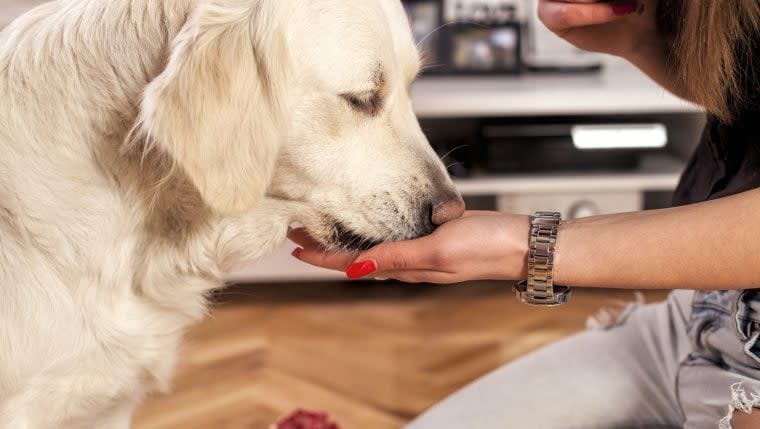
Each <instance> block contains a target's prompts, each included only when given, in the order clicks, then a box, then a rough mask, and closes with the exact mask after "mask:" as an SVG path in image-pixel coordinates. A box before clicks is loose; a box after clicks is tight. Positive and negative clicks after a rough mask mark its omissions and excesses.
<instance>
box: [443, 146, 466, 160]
mask: <svg viewBox="0 0 760 429" xmlns="http://www.w3.org/2000/svg"><path fill="white" fill-rule="evenodd" d="M469 146H470V145H469V144H463V145H459V146H457V147H455V148H454V149H451V150H450V151H448V152H446V154H444V155H443V156H442V157H441V161H444V160H445V159H446V157H447V156H449V155H451V154H452V153H454V152H456V151H458V150H459V149H463V148H466V147H469Z"/></svg>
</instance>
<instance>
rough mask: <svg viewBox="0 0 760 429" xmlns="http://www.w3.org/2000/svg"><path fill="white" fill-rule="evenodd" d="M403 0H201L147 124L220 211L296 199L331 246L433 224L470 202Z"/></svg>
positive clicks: (154, 89) (408, 233)
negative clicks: (414, 90)
mask: <svg viewBox="0 0 760 429" xmlns="http://www.w3.org/2000/svg"><path fill="white" fill-rule="evenodd" d="M419 67H420V65H419V58H418V53H417V50H416V48H415V46H414V43H413V41H412V38H411V34H410V30H409V27H408V23H407V21H406V17H405V14H404V11H403V8H402V6H401V4H400V2H399V1H398V0H363V1H358V2H347V1H343V0H200V1H199V4H198V6H197V8H196V9H195V11H194V13H193V15H192V16H191V17H190V18H189V21H188V23H187V24H186V25H185V27H184V28H183V30H182V32H181V33H180V35H179V36H178V37H177V38H176V40H175V41H174V44H173V48H172V54H171V58H170V61H169V63H168V65H167V67H166V69H165V70H164V72H163V73H162V74H161V75H160V76H159V77H158V78H156V79H155V80H154V81H153V82H152V83H151V84H150V85H149V87H148V88H147V90H146V93H145V97H144V100H143V105H142V113H141V118H140V119H141V126H142V127H143V130H144V131H145V132H146V133H147V134H148V135H149V136H150V137H151V140H153V141H154V142H156V144H158V145H160V147H161V148H162V150H164V151H166V152H167V153H169V154H170V155H171V156H172V157H173V159H174V160H175V161H176V162H177V164H178V166H179V167H181V168H182V169H183V170H184V171H185V173H186V174H187V175H188V177H190V179H191V180H192V181H193V183H194V184H195V186H196V187H197V188H198V190H199V191H200V193H201V195H202V197H203V200H204V201H205V203H206V204H207V205H208V206H210V207H211V208H212V209H214V210H216V211H217V212H220V213H239V212H244V211H248V210H251V209H252V208H253V207H254V206H255V205H256V203H257V201H259V200H260V199H261V198H262V197H263V196H264V195H267V194H268V195H270V196H271V197H273V198H277V199H281V200H283V201H297V202H299V203H300V204H299V207H301V212H300V213H294V218H295V219H296V220H301V221H302V222H304V223H305V224H306V227H307V228H308V229H309V230H310V232H311V233H312V234H313V235H314V236H315V237H316V238H317V239H319V240H320V241H322V242H323V243H324V244H326V245H330V246H339V247H344V248H354V249H355V248H362V247H366V246H368V245H371V244H374V243H376V242H380V241H386V240H399V239H406V238H412V237H417V236H419V235H422V234H425V233H429V232H430V231H432V229H433V228H434V227H435V225H438V224H441V223H443V222H445V221H447V220H450V219H452V218H455V217H458V216H459V215H461V213H462V211H463V210H464V204H463V202H462V199H461V197H460V196H459V194H458V193H457V192H456V190H455V189H454V187H453V184H452V183H451V180H450V179H449V177H448V175H447V174H446V172H445V169H444V167H443V165H442V164H441V162H440V161H439V159H438V157H437V156H436V154H435V152H434V151H433V150H432V149H431V148H430V146H429V144H428V142H427V140H426V139H425V136H424V135H423V133H422V131H421V130H420V127H419V124H418V122H417V120H416V118H415V115H414V112H413V110H412V105H411V100H410V94H409V90H410V85H411V83H412V81H413V80H414V78H415V77H416V75H417V73H418V71H419Z"/></svg>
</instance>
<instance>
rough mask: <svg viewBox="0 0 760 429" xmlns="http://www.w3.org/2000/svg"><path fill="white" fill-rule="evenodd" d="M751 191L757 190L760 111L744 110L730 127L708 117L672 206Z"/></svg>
mask: <svg viewBox="0 0 760 429" xmlns="http://www.w3.org/2000/svg"><path fill="white" fill-rule="evenodd" d="M754 188H760V110H758V109H746V110H745V111H744V112H743V113H741V114H740V115H738V117H737V118H736V120H735V121H734V122H733V123H732V124H724V123H721V121H720V120H719V119H717V118H715V117H713V116H710V117H708V120H707V124H706V125H705V130H704V132H703V134H702V139H701V141H700V143H699V146H697V149H696V150H695V152H694V154H693V155H692V157H691V160H690V161H689V163H688V165H687V166H686V170H685V171H684V173H683V175H682V176H681V182H680V183H679V185H678V188H677V189H676V192H675V194H674V196H673V205H676V206H678V205H685V204H691V203H696V202H700V201H706V200H711V199H715V198H720V197H725V196H728V195H733V194H738V193H740V192H744V191H748V190H750V189H754Z"/></svg>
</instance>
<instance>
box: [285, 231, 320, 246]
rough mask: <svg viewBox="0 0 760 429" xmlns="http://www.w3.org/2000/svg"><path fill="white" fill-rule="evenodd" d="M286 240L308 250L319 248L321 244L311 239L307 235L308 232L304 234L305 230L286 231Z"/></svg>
mask: <svg viewBox="0 0 760 429" xmlns="http://www.w3.org/2000/svg"><path fill="white" fill-rule="evenodd" d="M288 240H290V241H292V242H293V243H295V244H297V245H299V246H301V247H308V248H319V247H321V244H320V243H319V242H318V241H317V240H315V239H314V238H312V236H311V235H309V233H308V232H306V229H305V228H294V229H291V230H290V231H288Z"/></svg>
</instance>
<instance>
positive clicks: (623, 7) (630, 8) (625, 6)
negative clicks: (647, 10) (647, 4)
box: [612, 1, 637, 16]
mask: <svg viewBox="0 0 760 429" xmlns="http://www.w3.org/2000/svg"><path fill="white" fill-rule="evenodd" d="M636 8H637V3H636V2H635V1H630V2H625V3H618V4H614V5H612V13H614V14H615V15H617V16H621V15H628V14H629V13H633V12H636Z"/></svg>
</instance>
